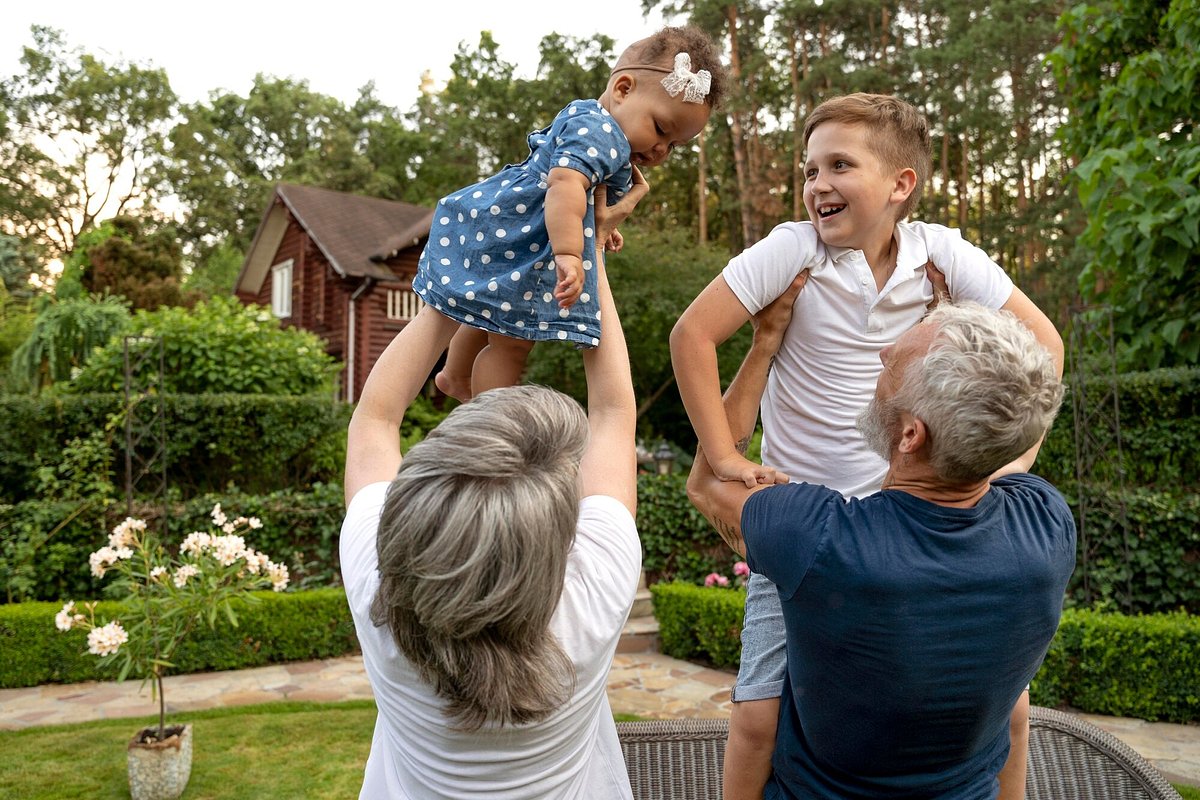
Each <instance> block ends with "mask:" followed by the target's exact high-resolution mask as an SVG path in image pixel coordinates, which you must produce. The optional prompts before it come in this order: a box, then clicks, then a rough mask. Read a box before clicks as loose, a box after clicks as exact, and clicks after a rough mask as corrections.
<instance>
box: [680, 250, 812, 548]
mask: <svg viewBox="0 0 1200 800" xmlns="http://www.w3.org/2000/svg"><path fill="white" fill-rule="evenodd" d="M807 280H808V271H807V270H805V271H804V272H801V273H800V274H799V275H798V276H796V278H795V279H794V280H793V281H792V284H791V286H789V287H788V289H787V291H785V292H784V293H783V294H782V295H780V296H779V298H778V299H777V300H775V301H774V302H772V303H771V304H770V305H769V306H767V307H766V308H764V309H763V310H762V311H760V312H759V313H758V314H756V315H755V316H754V318H753V324H754V339H753V340H752V342H751V344H750V350H749V352H747V353H746V358H745V359H744V360H743V361H742V365H741V367H739V368H738V372H737V376H736V377H734V379H733V382H732V383H730V384H729V389H728V390H727V391H726V392H725V397H724V401H723V405H724V411H725V414H726V415H727V417H728V420H729V426H730V428H729V432H730V434H731V438H733V439H735V440H736V441H737V450H738V452H739V453H744V452H745V448H746V445H747V444H749V441H750V436H751V435H753V433H754V426H755V424H756V423H757V421H758V408H759V405H760V404H761V403H762V395H763V391H764V390H765V389H766V387H767V375H768V373H769V372H770V370H771V362H772V361H774V359H775V354H776V353H777V352H779V345H780V344H781V343H782V342H783V334H784V332H785V331H786V330H787V326H788V323H789V322H790V321H791V318H792V304H793V303H795V302H796V295H798V294H799V293H800V290H801V289H803V288H804V283H805V281H807ZM769 485H771V484H770V483H756V484H754V485H753V486H749V487H748V486H746V485H745V484H743V483H738V482H735V481H723V480H721V479H720V478H719V477H717V475H716V474H715V473H714V472H713V470H712V467H711V465H710V463H709V460H708V458H707V456H706V453H705V451H704V447H703V445H701V446H700V447H699V448H697V449H696V460H695V461H694V462H692V471H691V473H690V474H689V475H688V483H687V490H688V497H689V498H690V499H691V501H692V504H693V505H695V506H696V508H697V509H699V510H700V513H701V514H703V515H704V517H705V519H707V520H708V521H709V522H710V523H711V524H712V526H713V527H714V528H715V529H716V530H717V532H718V533H719V534H721V538H722V539H724V540H725V543H726V544H728V545H729V546H730V548H732V549H733V550H734V551H735V552H737V553H739V554H741V555H743V556H744V555H745V554H746V545H745V542H744V541H743V540H742V526H741V519H742V507H743V506H744V505H745V504H746V500H747V499H748V498H749V497H750V495H752V494H754V493H755V492H756V491H758V490H759V489H765V488H766V487H767V486H769Z"/></svg>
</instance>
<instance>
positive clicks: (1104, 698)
mask: <svg viewBox="0 0 1200 800" xmlns="http://www.w3.org/2000/svg"><path fill="white" fill-rule="evenodd" d="M1030 696H1031V698H1032V700H1033V702H1034V703H1037V704H1038V705H1047V706H1062V705H1070V706H1074V707H1076V708H1079V709H1082V710H1083V711H1087V712H1090V713H1095V714H1112V715H1116V716H1124V717H1137V718H1139V719H1147V720H1166V721H1168V722H1194V721H1197V720H1200V618H1197V617H1194V616H1190V615H1188V614H1185V613H1182V612H1175V613H1171V614H1154V615H1140V616H1126V615H1124V614H1113V613H1104V612H1100V611H1094V610H1090V609H1067V610H1066V611H1064V612H1063V617H1062V621H1061V623H1060V624H1059V627H1058V634H1057V635H1056V636H1055V638H1054V641H1053V642H1052V643H1051V645H1050V652H1049V653H1048V654H1047V656H1046V661H1045V663H1044V664H1043V665H1042V669H1041V670H1040V671H1039V672H1038V674H1037V677H1035V678H1034V680H1033V684H1032V686H1031V688H1030Z"/></svg>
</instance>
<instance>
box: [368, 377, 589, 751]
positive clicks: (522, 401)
mask: <svg viewBox="0 0 1200 800" xmlns="http://www.w3.org/2000/svg"><path fill="white" fill-rule="evenodd" d="M587 436H588V428H587V420H586V417H585V416H584V413H583V410H582V409H581V408H580V407H579V404H578V403H576V402H575V401H574V400H572V399H570V398H569V397H567V396H566V395H563V394H560V393H559V392H556V391H554V390H552V389H547V388H545V387H540V386H517V387H509V388H503V389H495V390H492V391H488V392H483V393H482V394H480V395H478V396H477V397H475V398H474V399H473V400H471V402H469V403H466V404H464V405H461V406H459V407H458V408H456V409H454V411H453V412H451V413H450V415H449V416H448V417H447V418H446V419H445V420H444V421H442V423H441V424H440V425H438V426H437V427H436V428H435V429H434V430H432V431H430V433H429V434H428V436H426V437H425V439H424V441H422V442H420V443H419V444H417V445H415V446H413V448H412V449H411V450H410V451H409V452H408V454H407V455H405V456H404V459H403V461H402V463H401V466H400V471H399V472H398V473H397V475H396V478H395V480H394V481H393V482H392V485H391V486H390V487H389V489H388V493H387V498H386V500H385V501H384V506H383V511H382V515H381V517H380V521H379V533H378V543H377V546H378V550H379V573H380V586H379V591H378V593H377V594H376V596H375V599H374V602H373V603H372V606H371V619H372V621H373V622H374V623H375V624H376V625H386V626H388V628H389V629H390V630H391V632H392V635H393V637H394V638H395V640H396V643H397V645H398V646H399V648H400V650H401V652H403V653H404V655H405V656H406V657H407V658H408V659H409V661H411V662H412V663H413V665H414V666H415V667H416V668H417V670H418V671H419V672H420V674H421V676H422V677H423V678H424V679H425V680H426V681H428V682H429V683H430V684H431V685H432V686H433V688H434V690H435V691H436V692H437V694H438V695H439V696H440V697H442V698H443V699H445V700H446V701H447V711H448V714H449V715H450V716H451V718H453V719H455V721H456V723H457V726H458V727H460V728H462V729H463V730H473V729H477V728H479V727H480V726H481V725H483V724H485V723H497V724H501V725H509V724H512V725H516V724H521V723H526V722H533V721H536V720H539V719H542V718H544V717H546V716H548V715H549V714H551V713H553V712H554V711H556V710H558V709H559V708H561V707H562V705H563V703H565V702H566V701H567V699H568V698H569V697H570V695H571V693H572V692H573V691H574V686H575V672H574V668H573V666H572V664H571V662H570V660H569V659H568V657H567V656H566V654H565V653H564V652H563V650H562V648H561V647H560V646H559V644H558V641H557V640H556V639H555V638H554V636H553V635H551V633H550V630H549V625H550V618H551V616H552V615H553V614H554V610H555V608H557V606H558V600H559V597H560V595H561V594H562V588H563V580H564V576H565V574H566V567H567V554H568V552H569V551H570V549H571V546H572V544H573V543H574V540H575V525H576V522H577V520H578V516H579V484H578V475H579V462H580V460H581V458H582V457H583V451H584V447H585V445H586V443H587Z"/></svg>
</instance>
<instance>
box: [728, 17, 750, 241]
mask: <svg viewBox="0 0 1200 800" xmlns="http://www.w3.org/2000/svg"><path fill="white" fill-rule="evenodd" d="M725 19H726V21H727V22H728V23H729V79H730V81H731V82H732V84H733V85H734V86H741V85H742V62H741V57H740V55H739V53H738V40H737V25H738V20H737V7H736V6H733V5H730V6H727V7H726V8H725ZM729 127H730V129H731V133H732V138H733V170H734V174H735V175H736V176H737V187H738V204H739V208H740V209H741V212H742V246H743V247H749V246H750V245H752V244H754V242H755V239H754V238H753V236H752V228H751V218H752V217H753V215H754V207H753V204H752V200H751V197H750V186H749V184H750V176H749V173H748V170H747V164H746V139H745V133H744V130H743V128H742V119H741V112H739V110H738V109H737V108H734V109H732V110H731V113H730V114H729Z"/></svg>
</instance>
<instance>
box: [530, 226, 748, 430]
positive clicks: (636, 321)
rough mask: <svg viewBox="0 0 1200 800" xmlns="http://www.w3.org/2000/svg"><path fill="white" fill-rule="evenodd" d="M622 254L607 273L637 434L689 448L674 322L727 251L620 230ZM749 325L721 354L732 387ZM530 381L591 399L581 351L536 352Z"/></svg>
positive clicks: (670, 234) (682, 233)
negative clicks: (674, 357) (625, 351)
mask: <svg viewBox="0 0 1200 800" xmlns="http://www.w3.org/2000/svg"><path fill="white" fill-rule="evenodd" d="M622 230H623V232H624V234H625V248H624V249H623V250H622V251H621V252H620V253H609V254H608V255H607V258H606V264H607V266H606V270H607V272H608V275H609V279H610V280H611V282H612V290H613V299H614V301H615V302H616V305H617V309H618V311H620V313H621V325H622V327H623V328H624V330H625V339H626V342H627V343H628V346H629V361H630V367H631V370H632V374H633V388H634V393H635V395H636V397H637V402H638V419H639V427H640V428H641V430H642V433H643V434H644V435H647V436H649V435H654V436H662V437H666V438H668V439H671V440H672V441H675V442H678V443H680V444H683V445H685V447H686V446H690V445H691V444H694V442H695V435H694V434H693V433H692V431H691V428H690V426H689V425H688V421H687V414H686V412H685V411H684V409H683V402H682V401H681V400H680V399H679V392H678V390H677V389H676V387H675V373H674V370H673V369H672V366H671V350H670V343H669V341H668V338H669V336H670V334H671V328H672V327H673V326H674V325H675V320H677V319H678V318H679V315H680V314H682V313H683V311H684V309H686V308H687V306H688V304H689V303H691V301H692V300H693V299H694V298H695V297H696V295H698V294H699V293H700V291H701V290H702V289H703V288H704V287H705V286H707V285H708V283H709V281H711V280H712V279H713V278H714V277H715V276H716V275H717V274H718V273H719V272H720V271H721V269H722V268H723V267H724V266H725V264H726V262H727V261H728V253H726V252H724V250H723V248H717V247H712V246H703V245H698V244H696V243H695V240H694V234H693V233H692V232H691V231H687V230H674V231H647V230H645V229H644V228H643V227H641V226H638V225H628V226H626V228H623V229H622ZM748 346H749V326H747V328H746V329H745V330H743V331H741V332H739V333H738V334H737V335H735V336H734V337H732V338H731V339H730V340H729V341H728V342H726V344H725V345H723V346H722V347H721V348H720V350H719V351H718V355H719V357H720V365H721V374H722V379H723V380H725V381H729V380H732V378H733V375H734V373H735V372H736V371H737V368H738V365H739V364H741V360H742V356H743V355H744V353H745V349H746V347H748ZM525 380H526V381H528V382H530V383H541V384H546V385H549V386H554V387H555V388H557V389H560V390H561V391H564V392H566V393H568V394H570V395H571V396H573V397H575V398H576V399H578V400H579V401H580V402H583V401H584V400H585V399H586V397H587V391H586V383H585V382H584V376H583V361H582V359H581V358H580V354H579V351H578V350H576V349H574V348H572V347H568V346H565V345H560V344H559V343H558V342H545V343H542V344H539V345H538V346H537V347H535V348H533V351H532V353H531V355H530V358H529V369H528V370H527V372H526V375H525Z"/></svg>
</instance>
